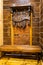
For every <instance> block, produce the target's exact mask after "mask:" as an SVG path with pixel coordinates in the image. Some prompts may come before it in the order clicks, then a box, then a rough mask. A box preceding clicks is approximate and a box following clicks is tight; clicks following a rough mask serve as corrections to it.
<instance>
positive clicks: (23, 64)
mask: <svg viewBox="0 0 43 65" xmlns="http://www.w3.org/2000/svg"><path fill="white" fill-rule="evenodd" d="M0 65H43V62H42V61H40V62H39V63H38V61H37V60H32V59H31V60H30V59H19V58H11V57H10V58H9V57H3V58H1V59H0Z"/></svg>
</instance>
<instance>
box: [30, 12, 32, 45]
mask: <svg viewBox="0 0 43 65" xmlns="http://www.w3.org/2000/svg"><path fill="white" fill-rule="evenodd" d="M30 20H31V21H30V22H31V26H30V45H32V13H31V15H30Z"/></svg>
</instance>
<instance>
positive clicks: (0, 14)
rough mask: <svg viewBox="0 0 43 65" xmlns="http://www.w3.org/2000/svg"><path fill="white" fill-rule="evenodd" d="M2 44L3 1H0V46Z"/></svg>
mask: <svg viewBox="0 0 43 65" xmlns="http://www.w3.org/2000/svg"><path fill="white" fill-rule="evenodd" d="M2 44H3V0H0V45H2Z"/></svg>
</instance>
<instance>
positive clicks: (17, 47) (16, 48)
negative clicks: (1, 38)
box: [0, 45, 41, 53]
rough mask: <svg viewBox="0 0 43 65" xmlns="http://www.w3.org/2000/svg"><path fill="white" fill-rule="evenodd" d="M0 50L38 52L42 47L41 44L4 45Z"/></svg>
mask: <svg viewBox="0 0 43 65" xmlns="http://www.w3.org/2000/svg"><path fill="white" fill-rule="evenodd" d="M0 51H4V52H21V53H24V52H25V53H37V52H41V48H40V47H39V46H29V45H3V46H0Z"/></svg>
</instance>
